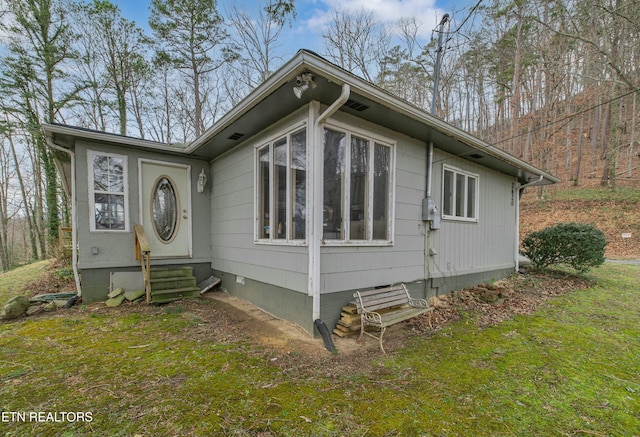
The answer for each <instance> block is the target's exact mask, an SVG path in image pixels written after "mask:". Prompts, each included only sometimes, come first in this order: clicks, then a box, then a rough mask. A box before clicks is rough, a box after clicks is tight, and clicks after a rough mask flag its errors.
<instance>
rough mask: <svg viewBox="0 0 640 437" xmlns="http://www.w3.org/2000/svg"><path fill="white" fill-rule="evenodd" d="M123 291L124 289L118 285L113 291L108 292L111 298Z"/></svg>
mask: <svg viewBox="0 0 640 437" xmlns="http://www.w3.org/2000/svg"><path fill="white" fill-rule="evenodd" d="M123 292H124V290H123V289H122V288H120V287H118V288H116V289H114V290H113V291H112V292H111V293H109V294H107V296H109V299H113V298H114V297H117V296H120V295H121V294H122V293H123Z"/></svg>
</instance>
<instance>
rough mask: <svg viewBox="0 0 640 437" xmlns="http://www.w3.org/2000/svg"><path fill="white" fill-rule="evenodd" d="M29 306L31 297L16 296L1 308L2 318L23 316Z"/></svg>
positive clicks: (8, 318)
mask: <svg viewBox="0 0 640 437" xmlns="http://www.w3.org/2000/svg"><path fill="white" fill-rule="evenodd" d="M27 308H29V298H28V297H27V296H22V295H18V296H14V297H12V298H11V299H9V300H8V301H7V303H6V304H5V305H4V306H3V307H2V309H0V320H10V319H17V318H18V317H22V316H24V315H25V314H26V313H27Z"/></svg>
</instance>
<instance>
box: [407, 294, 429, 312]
mask: <svg viewBox="0 0 640 437" xmlns="http://www.w3.org/2000/svg"><path fill="white" fill-rule="evenodd" d="M409 305H411V306H412V307H415V308H425V309H426V308H428V307H429V304H428V303H427V301H426V300H424V299H414V298H412V297H410V298H409Z"/></svg>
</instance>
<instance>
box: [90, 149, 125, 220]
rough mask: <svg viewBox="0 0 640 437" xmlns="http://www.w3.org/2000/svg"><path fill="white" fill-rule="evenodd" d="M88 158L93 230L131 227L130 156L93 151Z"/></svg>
mask: <svg viewBox="0 0 640 437" xmlns="http://www.w3.org/2000/svg"><path fill="white" fill-rule="evenodd" d="M88 161H89V162H88V164H89V166H88V170H89V204H90V210H91V211H92V217H91V219H90V229H91V231H126V230H128V228H129V218H128V208H129V207H128V201H127V190H128V187H127V157H126V156H123V155H114V154H107V153H99V152H93V151H89V152H88Z"/></svg>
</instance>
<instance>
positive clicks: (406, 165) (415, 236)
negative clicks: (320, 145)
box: [321, 115, 426, 294]
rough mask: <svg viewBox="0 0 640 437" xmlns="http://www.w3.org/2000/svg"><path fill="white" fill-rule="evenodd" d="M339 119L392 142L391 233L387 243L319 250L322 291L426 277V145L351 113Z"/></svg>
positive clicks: (337, 290)
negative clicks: (423, 211) (349, 115)
mask: <svg viewBox="0 0 640 437" xmlns="http://www.w3.org/2000/svg"><path fill="white" fill-rule="evenodd" d="M338 118H339V119H340V121H342V122H344V123H347V124H352V125H354V126H357V127H358V128H360V129H367V130H369V131H370V132H371V134H372V135H382V136H384V137H386V138H389V139H392V140H394V141H395V142H396V150H395V169H394V171H395V194H394V198H393V199H394V209H395V212H394V214H395V218H394V220H395V222H394V235H393V245H391V246H355V245H354V246H350V245H343V246H325V247H322V248H321V292H322V293H325V294H326V293H334V292H341V291H344V290H357V289H363V288H371V287H375V286H379V285H386V284H392V283H397V282H411V281H416V280H421V279H423V278H424V276H425V273H424V224H423V222H422V199H423V198H424V193H425V187H426V179H425V176H424V175H425V165H426V164H425V162H426V146H425V144H424V143H422V142H420V141H417V140H415V139H412V138H409V137H407V136H404V135H402V134H399V133H397V132H392V131H389V130H386V129H381V128H379V127H377V126H374V125H372V124H369V123H366V122H364V121H362V120H359V119H356V118H354V117H348V116H345V115H338Z"/></svg>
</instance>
